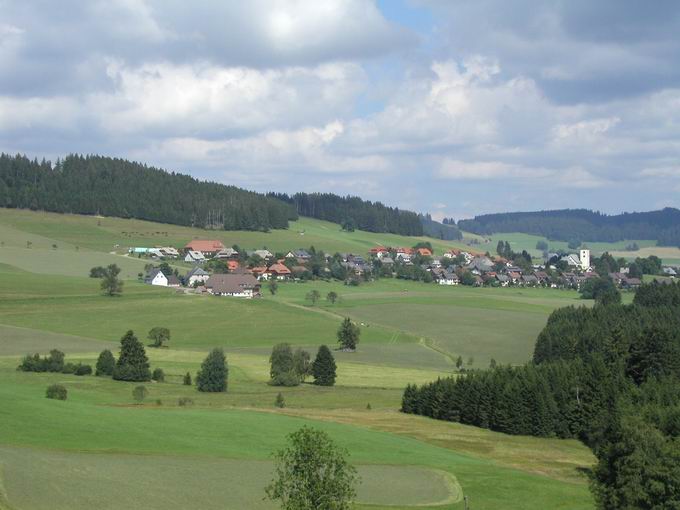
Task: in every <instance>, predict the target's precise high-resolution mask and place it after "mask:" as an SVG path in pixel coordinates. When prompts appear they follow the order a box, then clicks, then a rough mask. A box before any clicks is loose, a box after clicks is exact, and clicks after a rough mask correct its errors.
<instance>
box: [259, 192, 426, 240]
mask: <svg viewBox="0 0 680 510" xmlns="http://www.w3.org/2000/svg"><path fill="white" fill-rule="evenodd" d="M270 196H272V197H275V198H277V199H279V200H282V201H285V202H286V203H289V204H291V205H294V206H295V210H296V211H297V213H298V214H299V215H300V216H309V217H310V218H316V219H319V220H326V221H331V222H333V223H339V224H341V225H343V228H346V229H348V230H353V229H355V228H356V229H360V230H367V231H368V232H389V233H392V234H401V235H405V236H421V235H423V225H422V223H421V221H420V217H419V216H418V214H416V213H414V212H412V211H404V210H401V209H399V208H395V207H387V206H386V205H383V204H381V203H380V202H370V201H368V200H362V199H361V198H359V197H352V196H347V197H341V196H338V195H334V194H332V193H296V194H294V195H292V196H289V195H286V194H282V193H271V194H270Z"/></svg>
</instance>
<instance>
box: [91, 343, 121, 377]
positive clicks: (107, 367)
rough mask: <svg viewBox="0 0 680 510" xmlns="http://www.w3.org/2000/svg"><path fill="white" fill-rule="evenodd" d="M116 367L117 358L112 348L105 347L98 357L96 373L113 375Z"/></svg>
mask: <svg viewBox="0 0 680 510" xmlns="http://www.w3.org/2000/svg"><path fill="white" fill-rule="evenodd" d="M115 368H116V358H114V357H113V354H112V353H111V351H110V350H108V349H104V350H103V351H102V352H101V353H100V354H99V358H98V359H97V365H96V366H95V372H94V375H113V370H114V369H115Z"/></svg>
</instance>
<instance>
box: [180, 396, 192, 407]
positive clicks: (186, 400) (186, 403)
mask: <svg viewBox="0 0 680 510" xmlns="http://www.w3.org/2000/svg"><path fill="white" fill-rule="evenodd" d="M177 404H178V405H179V406H180V407H186V406H192V405H194V401H193V400H192V399H190V398H189V397H182V398H180V399H179V400H178V401H177Z"/></svg>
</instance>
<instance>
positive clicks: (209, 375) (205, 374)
mask: <svg viewBox="0 0 680 510" xmlns="http://www.w3.org/2000/svg"><path fill="white" fill-rule="evenodd" d="M228 376H229V369H228V368H227V360H226V358H225V356H224V351H223V350H222V349H220V348H215V349H213V350H212V351H210V354H208V356H207V357H206V358H205V360H204V361H203V364H201V369H200V370H199V371H198V375H196V387H197V388H198V391H206V392H220V391H227V377H228Z"/></svg>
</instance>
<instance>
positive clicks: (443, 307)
mask: <svg viewBox="0 0 680 510" xmlns="http://www.w3.org/2000/svg"><path fill="white" fill-rule="evenodd" d="M302 231H304V235H301V232H302ZM196 236H201V237H216V238H219V239H222V240H223V241H224V242H225V244H227V245H230V244H235V243H236V244H239V245H241V246H244V247H248V248H256V247H261V246H267V247H268V248H270V249H272V250H284V249H285V250H287V249H290V248H295V247H304V246H308V245H310V244H314V245H315V246H317V247H318V248H320V249H324V250H326V251H353V252H361V253H363V252H365V251H366V250H367V249H368V248H370V247H371V246H373V245H374V244H390V245H412V244H414V243H415V242H416V240H415V239H413V238H400V237H399V236H390V235H383V234H370V233H366V232H353V233H345V232H341V231H340V230H339V229H338V228H337V225H333V224H330V223H325V222H319V221H315V220H307V219H303V220H301V221H300V222H296V223H295V224H294V225H293V226H292V228H291V229H290V230H288V231H277V232H272V233H248V232H204V231H200V230H198V229H189V228H183V227H174V226H169V225H158V224H153V223H148V222H139V221H134V220H119V219H112V218H95V217H78V216H69V215H56V214H44V213H35V212H27V211H13V210H6V209H0V402H2V405H1V406H0V508H2V509H3V510H4V508H5V507H7V508H11V509H12V510H32V509H42V508H50V509H53V508H57V509H61V508H64V509H66V508H68V509H69V510H71V509H75V510H80V509H83V510H85V509H89V508H95V507H96V508H120V507H140V506H141V507H146V508H159V509H160V508H162V509H175V508H177V509H180V508H182V509H183V508H197V507H200V508H207V509H210V508H234V509H237V508H238V509H240V508H253V509H256V510H257V509H260V508H261V509H268V508H275V507H274V506H272V505H271V504H270V503H268V502H266V501H263V500H262V497H263V496H264V492H263V488H264V486H265V485H266V483H267V482H268V480H269V477H270V475H271V467H272V465H271V455H272V452H273V451H274V450H276V449H277V448H279V447H281V446H282V445H283V442H284V439H285V436H286V434H288V433H290V432H292V431H294V430H296V429H298V428H299V427H300V426H302V425H304V424H307V425H310V424H311V425H313V426H315V427H318V428H321V429H323V430H325V431H327V432H328V433H329V434H330V435H331V436H332V437H333V439H335V440H336V441H337V442H338V443H340V444H341V445H342V446H344V447H346V448H347V449H348V450H349V452H350V455H351V460H352V462H353V463H354V464H356V465H357V466H358V468H359V472H360V474H361V476H362V479H363V483H362V485H361V487H360V489H359V498H358V499H359V503H360V504H359V508H360V509H362V510H369V509H370V510H380V509H383V510H387V509H388V508H389V509H393V510H394V509H403V510H406V509H409V508H411V509H413V508H431V509H439V510H443V509H445V508H446V509H449V508H454V509H462V508H463V502H462V496H463V495H465V496H467V497H468V498H469V501H470V505H471V508H474V509H496V508H509V509H513V508H517V509H519V508H522V509H524V508H527V509H534V508H535V509H544V508H565V509H566V508H569V509H571V508H584V509H586V508H592V507H593V503H592V498H591V496H590V494H589V492H588V487H587V481H586V477H585V475H584V471H585V470H587V469H588V468H589V466H591V465H592V462H593V458H592V455H591V454H590V452H589V451H588V450H587V449H586V448H585V447H584V446H583V445H581V444H580V443H578V442H576V441H562V440H556V439H539V438H530V437H512V436H505V435H503V434H497V433H493V432H490V431H486V430H481V429H477V428H474V427H466V426H462V425H459V424H454V423H445V422H439V421H434V420H429V419H425V418H422V417H417V416H409V415H403V414H401V413H399V412H398V411H397V409H398V408H399V405H400V401H401V395H402V391H403V387H404V386H405V384H407V383H417V384H421V383H424V382H427V381H431V380H433V379H436V378H437V377H441V376H447V375H450V374H452V373H454V366H453V365H454V360H455V358H456V357H457V356H459V355H460V356H463V357H464V359H465V360H467V359H468V358H470V357H472V358H474V361H473V365H472V366H473V367H485V366H487V365H488V362H489V360H490V359H491V358H494V359H496V360H497V361H498V362H499V363H523V362H525V361H526V360H527V359H529V358H530V356H531V353H532V350H533V343H534V341H535V338H536V335H537V333H538V332H539V331H540V329H541V328H542V326H543V325H544V324H545V321H546V319H547V317H548V315H549V314H550V313H551V311H552V310H554V309H555V308H557V307H561V306H568V305H580V304H586V305H587V304H588V303H587V302H584V301H581V300H579V299H578V295H577V294H576V293H575V292H570V291H557V290H551V289H509V288H508V289H473V288H466V287H440V286H436V285H426V284H421V283H414V282H404V281H398V280H381V281H379V282H373V283H370V284H364V285H361V286H359V287H350V286H344V285H342V284H339V283H329V282H313V283H307V284H296V283H289V284H283V285H280V287H279V292H278V293H277V294H276V295H275V296H272V295H270V294H269V293H266V295H265V296H264V297H263V299H260V300H252V301H247V300H232V299H226V298H224V299H222V298H215V297H212V296H195V295H185V294H181V293H177V292H175V291H174V290H172V289H162V288H152V287H149V286H145V285H142V284H139V283H137V282H136V281H134V280H135V279H136V273H137V272H139V271H140V270H141V268H143V265H144V263H145V261H144V260H140V259H136V258H133V257H123V256H121V255H120V253H123V252H125V251H126V247H127V246H129V245H141V246H152V245H161V244H170V245H174V246H181V245H183V244H184V243H186V242H187V241H188V240H189V239H191V238H193V237H196ZM27 243H30V245H29V244H27ZM435 244H436V247H437V249H439V250H442V249H444V248H447V249H448V247H451V246H456V244H455V243H435ZM534 244H535V243H534ZM53 245H56V246H53ZM116 245H118V246H116ZM29 246H30V247H29ZM111 252H113V253H111ZM110 262H115V263H117V264H119V265H120V266H122V267H123V269H124V275H125V276H126V278H128V279H129V280H128V281H126V282H125V287H124V293H123V296H122V297H119V298H108V297H105V296H102V295H101V293H100V290H99V282H98V281H97V280H93V279H90V278H87V277H84V276H85V275H86V274H87V272H88V271H89V268H90V267H92V266H93V265H103V264H105V263H110ZM312 289H316V290H318V291H319V292H320V293H321V295H322V296H325V295H326V294H327V293H328V292H330V291H331V290H332V291H335V292H336V293H338V294H339V295H340V300H339V302H337V303H336V304H335V305H331V304H329V303H327V302H326V301H325V300H323V299H322V301H321V302H319V303H317V304H316V306H311V304H310V303H309V302H307V301H306V300H305V296H306V294H307V293H308V292H309V291H310V290H312ZM347 316H349V317H352V318H353V319H355V320H356V321H357V322H359V323H361V331H362V333H361V342H360V344H359V349H358V352H356V353H342V352H337V351H336V352H335V353H334V355H335V357H336V361H337V364H338V377H337V384H336V386H335V387H332V388H325V387H316V386H314V385H312V384H302V385H300V386H298V387H294V388H278V387H272V386H269V385H268V384H267V381H268V371H269V365H268V357H269V353H270V352H271V347H272V345H274V344H276V343H279V342H283V341H286V342H290V343H292V344H294V345H295V346H302V347H305V348H307V349H309V350H310V351H311V352H312V353H314V351H315V350H316V348H317V346H318V345H320V344H323V343H325V344H329V345H331V346H333V344H335V333H336V330H337V328H338V325H339V323H340V321H341V320H342V318H343V317H347ZM154 326H165V327H168V328H169V329H170V330H171V332H172V338H171V340H170V343H169V348H164V349H152V348H149V349H147V352H148V355H149V358H150V361H151V365H152V367H154V368H155V367H160V368H162V369H163V370H164V371H165V373H166V382H164V383H147V385H146V386H147V388H148V389H149V395H148V397H147V398H146V400H145V401H144V403H143V404H137V403H135V402H134V401H133V399H132V388H133V387H134V386H135V384H133V383H122V382H116V381H112V380H111V379H110V378H100V377H94V376H86V377H76V376H73V375H63V374H27V373H23V372H18V371H17V370H16V366H17V364H18V363H19V360H20V357H21V356H22V355H24V354H26V353H28V352H41V353H46V352H47V351H49V350H50V349H52V348H59V349H61V350H63V351H64V352H66V354H67V359H68V360H70V361H76V362H77V361H81V362H85V363H90V364H94V362H95V360H96V357H97V355H98V353H99V352H100V351H101V350H102V349H104V348H111V349H112V350H114V352H116V350H117V346H118V341H119V339H120V337H121V336H122V335H123V333H124V332H125V331H126V330H128V329H133V330H134V331H135V332H136V333H137V334H138V336H140V338H141V339H143V340H145V338H144V337H145V335H146V332H147V331H148V330H149V329H151V328H152V327H154ZM215 346H222V347H224V348H225V351H226V352H227V358H228V363H229V389H228V391H227V392H226V393H222V394H203V393H199V392H197V391H196V389H195V388H194V387H189V386H185V385H183V384H182V376H183V375H184V374H185V373H186V372H190V373H192V374H194V375H195V373H196V371H197V370H198V368H199V366H200V363H201V361H202V360H203V358H204V357H205V355H206V352H207V351H208V350H209V349H210V348H212V347H215ZM54 382H58V383H61V384H64V385H65V386H66V387H67V388H68V390H69V399H68V400H67V401H66V402H57V401H52V400H48V399H45V398H44V391H45V387H46V386H47V385H48V384H50V383H54ZM279 392H281V393H282V394H283V396H284V398H285V402H286V407H285V408H284V409H278V408H275V407H274V400H275V398H276V395H277V394H278V393H279ZM181 398H190V399H192V404H191V405H189V406H180V405H179V399H181ZM368 404H370V410H369V409H368V408H367V407H368ZM140 482H142V483H140ZM121 488H124V490H121Z"/></svg>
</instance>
